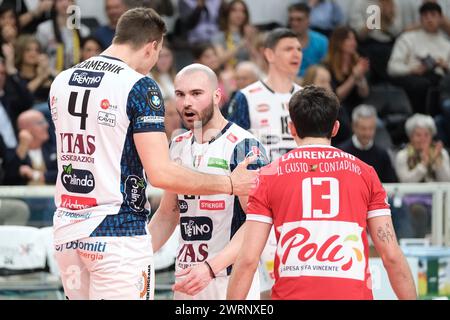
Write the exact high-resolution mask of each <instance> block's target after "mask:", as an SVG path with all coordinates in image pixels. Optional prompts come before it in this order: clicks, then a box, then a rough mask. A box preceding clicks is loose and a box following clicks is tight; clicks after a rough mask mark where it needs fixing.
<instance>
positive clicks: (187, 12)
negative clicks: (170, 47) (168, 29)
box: [178, 0, 223, 45]
mask: <svg viewBox="0 0 450 320" xmlns="http://www.w3.org/2000/svg"><path fill="white" fill-rule="evenodd" d="M222 2H223V0H178V11H179V12H181V13H182V14H180V17H179V23H180V26H179V29H180V30H179V31H184V32H185V33H186V38H187V41H188V43H189V44H191V45H192V44H195V43H199V42H208V41H211V39H213V38H214V36H215V35H216V34H217V33H218V32H219V11H220V8H221V6H222Z"/></svg>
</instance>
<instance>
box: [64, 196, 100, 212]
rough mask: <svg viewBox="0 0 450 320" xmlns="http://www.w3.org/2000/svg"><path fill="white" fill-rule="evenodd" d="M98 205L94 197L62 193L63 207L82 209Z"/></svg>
mask: <svg viewBox="0 0 450 320" xmlns="http://www.w3.org/2000/svg"><path fill="white" fill-rule="evenodd" d="M95 206H97V200H96V199H94V198H85V197H74V196H69V195H66V194H63V195H61V207H63V208H66V209H70V210H82V209H87V208H92V207H95Z"/></svg>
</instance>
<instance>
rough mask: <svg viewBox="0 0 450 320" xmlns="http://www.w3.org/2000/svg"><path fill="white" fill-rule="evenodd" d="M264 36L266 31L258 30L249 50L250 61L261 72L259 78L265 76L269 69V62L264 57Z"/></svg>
mask: <svg viewBox="0 0 450 320" xmlns="http://www.w3.org/2000/svg"><path fill="white" fill-rule="evenodd" d="M266 37H267V33H266V32H259V33H258V34H257V35H256V37H255V40H254V42H253V46H252V50H251V52H250V61H251V62H253V63H254V64H256V66H257V67H258V69H259V70H260V71H261V73H262V74H261V77H260V78H263V77H265V76H267V72H268V69H269V64H268V63H267V60H266V58H265V57H264V49H265V48H264V43H265V41H266Z"/></svg>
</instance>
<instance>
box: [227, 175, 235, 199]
mask: <svg viewBox="0 0 450 320" xmlns="http://www.w3.org/2000/svg"><path fill="white" fill-rule="evenodd" d="M227 177H228V178H229V179H230V185H231V193H230V196H232V195H233V193H234V190H233V180H231V176H227Z"/></svg>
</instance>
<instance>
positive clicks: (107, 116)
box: [97, 111, 116, 127]
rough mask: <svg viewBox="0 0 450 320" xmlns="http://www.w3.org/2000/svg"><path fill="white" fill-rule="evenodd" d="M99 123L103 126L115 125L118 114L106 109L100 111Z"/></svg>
mask: <svg viewBox="0 0 450 320" xmlns="http://www.w3.org/2000/svg"><path fill="white" fill-rule="evenodd" d="M97 123H98V124H100V125H102V126H108V127H115V126H116V115H114V114H112V113H108V112H104V111H99V112H98V116H97Z"/></svg>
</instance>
